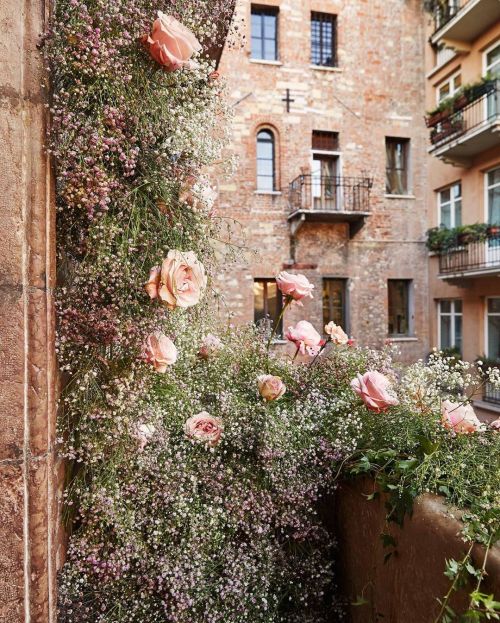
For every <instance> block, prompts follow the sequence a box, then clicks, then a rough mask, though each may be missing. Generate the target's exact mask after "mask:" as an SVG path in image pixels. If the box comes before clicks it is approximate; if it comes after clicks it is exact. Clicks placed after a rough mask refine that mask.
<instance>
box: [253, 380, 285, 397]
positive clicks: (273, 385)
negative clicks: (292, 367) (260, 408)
mask: <svg viewBox="0 0 500 623" xmlns="http://www.w3.org/2000/svg"><path fill="white" fill-rule="evenodd" d="M257 382H258V385H259V393H260V395H261V396H262V398H264V400H266V401H267V402H270V401H271V400H279V399H280V398H281V396H283V394H284V393H285V391H286V386H285V384H284V383H283V381H282V380H281V379H280V377H279V376H273V375H272V374H261V375H260V376H258V377H257Z"/></svg>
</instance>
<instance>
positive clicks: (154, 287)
mask: <svg viewBox="0 0 500 623" xmlns="http://www.w3.org/2000/svg"><path fill="white" fill-rule="evenodd" d="M160 273H161V268H160V267H159V266H153V268H152V269H151V270H150V271H149V279H148V281H147V283H146V284H145V285H144V289H145V290H146V292H147V293H148V294H149V298H150V299H156V298H158V288H159V287H160Z"/></svg>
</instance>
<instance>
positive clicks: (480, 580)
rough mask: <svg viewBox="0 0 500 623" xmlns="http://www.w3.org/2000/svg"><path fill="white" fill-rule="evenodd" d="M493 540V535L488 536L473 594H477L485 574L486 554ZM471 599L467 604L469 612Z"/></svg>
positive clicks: (471, 605) (471, 606) (471, 604)
mask: <svg viewBox="0 0 500 623" xmlns="http://www.w3.org/2000/svg"><path fill="white" fill-rule="evenodd" d="M492 540H493V535H491V536H490V538H489V540H488V545H487V546H486V551H485V552H484V559H483V564H482V566H481V575H480V576H479V577H478V579H477V584H476V590H475V591H474V592H475V593H477V592H478V591H479V589H480V588H481V582H482V581H483V578H484V575H485V572H486V561H487V560H488V554H489V552H490V548H491V542H492ZM472 601H473V600H472V598H471V600H470V602H469V610H471V609H472V608H473V607H474V604H473V603H472Z"/></svg>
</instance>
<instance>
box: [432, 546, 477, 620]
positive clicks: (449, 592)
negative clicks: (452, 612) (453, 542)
mask: <svg viewBox="0 0 500 623" xmlns="http://www.w3.org/2000/svg"><path fill="white" fill-rule="evenodd" d="M473 547H474V542H472V543H471V545H470V547H469V549H468V550H467V554H465V556H464V558H463V559H462V561H461V562H460V563H459V566H458V570H457V573H456V575H455V577H454V578H453V582H452V584H451V586H450V588H449V590H448V592H447V593H446V595H445V596H444V600H443V603H442V604H441V610H440V611H439V614H438V615H437V617H436V618H435V619H434V623H440V621H441V617H442V616H443V614H444V612H445V610H446V606H447V605H448V602H449V601H450V597H451V594H452V593H453V591H454V590H455V587H456V585H457V582H458V579H459V578H460V575H461V573H462V570H463V568H464V565H465V564H466V563H467V561H468V560H469V558H470V555H471V552H472V548H473Z"/></svg>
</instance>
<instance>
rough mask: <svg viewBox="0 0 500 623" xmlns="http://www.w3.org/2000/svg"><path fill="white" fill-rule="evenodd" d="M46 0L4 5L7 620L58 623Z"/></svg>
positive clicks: (1, 242)
mask: <svg viewBox="0 0 500 623" xmlns="http://www.w3.org/2000/svg"><path fill="white" fill-rule="evenodd" d="M47 12H48V4H46V3H45V2H44V1H43V0H24V1H21V2H19V0H3V1H2V2H1V3H0V23H1V28H2V36H1V38H0V48H1V51H0V58H1V71H0V107H1V110H2V115H1V118H0V159H1V164H0V176H1V182H2V183H1V187H2V193H1V195H0V230H1V235H0V257H1V264H0V292H1V297H0V417H1V423H2V425H1V427H0V492H1V494H0V623H18V622H21V621H24V622H28V621H29V622H32V623H35V622H40V623H42V622H43V623H48V622H52V621H55V575H56V559H57V556H58V543H59V538H58V534H57V532H58V528H57V526H58V525H59V521H58V508H57V498H56V490H55V484H54V483H55V482H56V481H57V478H56V475H57V473H58V472H59V471H60V466H59V465H58V463H57V461H56V460H55V456H54V436H55V388H56V383H55V381H56V371H55V354H54V353H55V351H54V320H53V319H54V313H53V298H52V289H53V286H54V278H55V275H54V266H55V261H54V207H53V196H52V195H53V193H52V187H51V172H50V167H49V163H48V160H47V158H46V156H45V153H44V141H45V131H46V120H47V109H46V104H45V91H44V90H43V88H42V81H43V79H44V76H43V64H42V61H41V56H40V52H39V51H38V49H37V45H39V44H40V33H42V32H43V30H44V28H45V23H46V18H47Z"/></svg>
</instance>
